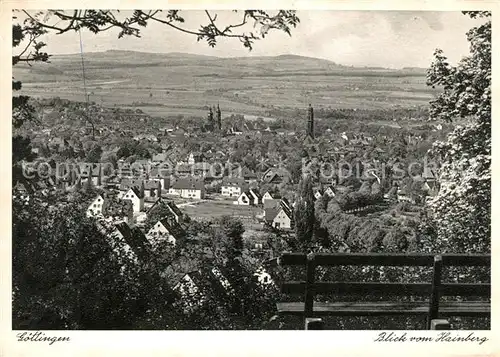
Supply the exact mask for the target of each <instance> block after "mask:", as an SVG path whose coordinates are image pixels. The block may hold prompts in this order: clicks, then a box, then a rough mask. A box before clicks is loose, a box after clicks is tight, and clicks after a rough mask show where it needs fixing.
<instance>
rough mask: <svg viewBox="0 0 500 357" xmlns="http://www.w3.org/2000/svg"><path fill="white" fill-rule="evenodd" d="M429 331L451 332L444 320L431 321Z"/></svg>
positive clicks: (448, 324)
mask: <svg viewBox="0 0 500 357" xmlns="http://www.w3.org/2000/svg"><path fill="white" fill-rule="evenodd" d="M431 330H451V328H450V322H449V321H448V320H445V319H434V320H431Z"/></svg>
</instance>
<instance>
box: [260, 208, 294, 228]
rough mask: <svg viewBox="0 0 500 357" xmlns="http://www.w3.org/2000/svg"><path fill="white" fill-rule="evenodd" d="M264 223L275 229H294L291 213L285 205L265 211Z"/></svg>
mask: <svg viewBox="0 0 500 357" xmlns="http://www.w3.org/2000/svg"><path fill="white" fill-rule="evenodd" d="M264 220H265V223H266V224H268V225H270V226H272V227H274V228H276V229H285V230H286V229H292V228H293V227H294V222H293V213H292V210H291V209H290V207H288V206H287V205H286V204H280V206H279V207H277V208H267V209H265V216H264Z"/></svg>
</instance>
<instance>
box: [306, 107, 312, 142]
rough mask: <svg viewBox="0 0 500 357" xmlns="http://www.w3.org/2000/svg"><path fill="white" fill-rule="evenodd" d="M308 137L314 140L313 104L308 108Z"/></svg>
mask: <svg viewBox="0 0 500 357" xmlns="http://www.w3.org/2000/svg"><path fill="white" fill-rule="evenodd" d="M307 135H308V136H310V137H311V138H312V139H314V110H313V108H312V106H311V104H309V108H307Z"/></svg>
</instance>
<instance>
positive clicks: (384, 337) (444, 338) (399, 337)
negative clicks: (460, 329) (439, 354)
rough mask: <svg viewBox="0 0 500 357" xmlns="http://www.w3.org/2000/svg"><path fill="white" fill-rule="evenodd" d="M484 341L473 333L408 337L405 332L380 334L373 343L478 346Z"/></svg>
mask: <svg viewBox="0 0 500 357" xmlns="http://www.w3.org/2000/svg"><path fill="white" fill-rule="evenodd" d="M486 341H488V338H487V337H479V336H475V335H474V332H470V333H467V334H460V333H451V332H440V333H438V334H437V336H408V334H407V333H406V332H404V333H402V334H397V333H394V332H390V333H387V332H381V333H380V334H379V335H378V336H377V338H376V339H375V342H475V343H478V344H480V345H482V344H483V343H484V342H486Z"/></svg>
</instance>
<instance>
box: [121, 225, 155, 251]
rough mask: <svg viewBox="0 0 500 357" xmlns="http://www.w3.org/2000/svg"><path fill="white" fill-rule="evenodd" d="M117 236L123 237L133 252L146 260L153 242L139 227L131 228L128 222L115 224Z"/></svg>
mask: <svg viewBox="0 0 500 357" xmlns="http://www.w3.org/2000/svg"><path fill="white" fill-rule="evenodd" d="M115 227H116V232H115V237H119V238H122V239H123V240H124V241H125V242H126V243H127V245H128V246H129V247H130V249H131V250H132V251H133V253H134V254H135V255H136V256H137V257H138V258H139V259H141V260H143V261H145V260H146V259H147V258H148V257H149V254H150V252H151V248H152V247H151V243H150V242H149V241H148V240H147V238H146V236H145V235H144V233H142V231H141V230H140V229H139V228H131V227H130V226H129V225H128V224H127V223H126V222H120V223H117V224H115Z"/></svg>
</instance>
